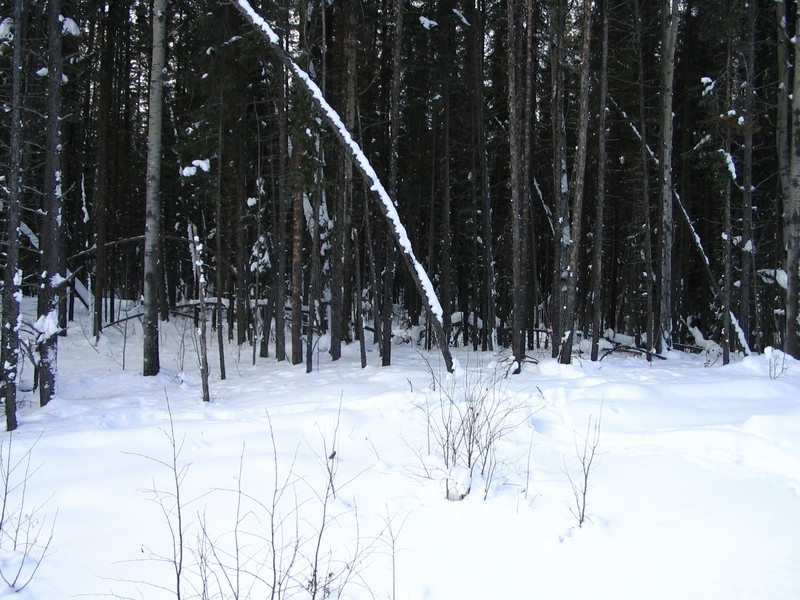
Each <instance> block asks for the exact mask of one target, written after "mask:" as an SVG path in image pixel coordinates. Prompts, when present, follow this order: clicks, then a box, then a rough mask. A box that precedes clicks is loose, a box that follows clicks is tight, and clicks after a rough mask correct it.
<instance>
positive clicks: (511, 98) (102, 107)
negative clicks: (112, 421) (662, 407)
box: [0, 0, 800, 428]
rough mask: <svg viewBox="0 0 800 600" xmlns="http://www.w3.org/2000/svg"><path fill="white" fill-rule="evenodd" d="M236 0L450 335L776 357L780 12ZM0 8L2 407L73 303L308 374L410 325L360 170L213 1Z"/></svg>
mask: <svg viewBox="0 0 800 600" xmlns="http://www.w3.org/2000/svg"><path fill="white" fill-rule="evenodd" d="M250 4H251V5H252V8H253V9H254V10H255V12H256V13H257V14H258V15H261V16H263V17H264V18H265V19H266V20H267V22H269V23H271V24H272V26H273V28H274V31H275V32H276V33H277V34H278V37H279V41H278V46H279V48H280V49H281V51H282V52H284V53H285V54H286V56H287V57H291V59H292V60H293V61H295V62H296V63H297V64H298V65H299V66H300V67H301V68H302V69H303V70H304V71H305V72H307V73H309V74H310V76H311V78H312V79H313V80H314V82H315V83H316V85H317V86H318V87H319V89H320V90H321V92H322V94H323V95H324V96H325V97H326V98H327V100H328V102H329V103H330V104H331V105H332V106H333V107H334V108H335V109H336V110H337V111H338V113H339V115H340V117H341V122H342V123H343V125H344V126H345V127H346V128H347V129H348V130H349V131H350V132H351V133H352V135H353V138H354V139H355V140H357V141H358V143H359V144H360V146H361V148H362V149H363V152H364V154H365V156H367V157H369V160H370V162H371V164H372V165H373V166H374V168H375V171H376V172H377V173H378V175H379V176H380V178H381V180H382V182H383V185H384V186H385V188H386V190H387V191H388V193H389V195H390V196H391V197H392V198H393V199H394V202H395V204H396V208H397V211H398V213H399V216H400V219H401V220H402V222H403V224H404V225H405V229H406V231H407V235H408V239H409V241H410V243H411V246H413V248H414V252H415V253H416V257H417V258H418V259H419V261H420V263H421V264H422V265H423V266H424V268H425V271H427V274H428V275H430V277H431V279H432V280H433V281H434V284H435V288H436V292H437V294H438V300H439V301H440V302H441V305H442V307H443V314H442V319H441V324H442V327H443V331H444V335H445V336H446V338H447V339H448V340H449V344H452V345H472V346H474V347H475V348H482V349H495V348H497V347H498V346H499V347H508V348H510V349H511V351H512V353H513V355H514V357H515V359H516V360H518V361H522V360H524V358H525V355H526V352H527V351H528V350H530V349H532V348H534V347H539V348H542V347H547V348H551V349H552V352H553V356H559V357H560V359H561V360H562V361H564V362H568V361H569V360H570V357H571V356H572V352H573V349H574V348H575V347H576V343H577V341H578V337H579V336H582V337H583V338H585V339H592V340H593V342H594V349H593V353H592V356H593V358H595V359H596V358H597V356H598V355H597V342H598V339H599V338H600V337H601V336H604V335H611V334H613V333H614V332H616V333H617V334H625V335H627V336H631V337H633V338H635V340H636V341H637V343H638V344H639V345H640V347H641V348H643V349H645V350H647V351H648V352H663V351H665V350H667V349H671V348H674V347H678V348H680V347H682V345H684V344H685V345H696V344H697V343H698V342H699V341H701V337H700V334H701V333H702V335H704V336H705V338H707V339H710V340H714V341H716V342H717V343H718V344H719V345H720V346H721V347H722V349H723V351H724V353H725V360H727V359H728V355H729V353H730V352H736V351H741V352H746V353H747V352H750V351H759V350H761V349H763V348H764V347H766V346H768V345H773V346H779V347H783V348H785V349H786V350H787V351H788V352H790V353H792V354H793V355H795V356H797V355H798V350H799V348H798V337H797V335H798V332H797V315H798V306H797V290H798V281H797V279H798V268H797V267H798V259H800V143H798V142H795V141H792V140H796V139H800V122H798V123H795V120H797V119H800V116H799V115H800V77H797V76H796V75H795V72H794V69H793V67H792V65H793V64H796V63H797V58H796V56H797V55H800V36H796V35H795V21H796V14H795V13H796V12H797V11H798V10H800V5H799V4H798V3H791V2H788V3H787V2H786V1H785V0H779V1H777V2H770V3H766V2H755V1H754V0H690V1H685V2H680V1H679V0H661V2H643V1H642V0H616V1H614V0H583V1H581V2H572V1H568V0H547V1H544V2H534V1H533V0H497V1H495V0H441V1H439V2H432V1H423V0H393V1H390V0H379V1H372V0H360V1H356V0H337V1H334V2H327V1H325V0H322V1H320V2H316V0H312V1H310V2H293V1H292V0H287V1H284V0H268V1H267V0H261V1H254V2H251V3H250ZM4 6H6V7H8V8H7V9H4V11H5V12H4V14H2V15H0V63H1V64H2V68H0V103H2V107H3V111H2V113H3V115H4V117H3V120H2V129H1V130H0V131H1V132H2V133H0V142H1V143H0V167H2V180H0V188H1V191H2V196H1V197H0V200H1V201H2V209H1V210H0V218H2V220H3V221H2V223H3V238H2V241H3V245H2V256H1V257H0V264H2V267H3V269H4V281H3V345H2V352H3V354H2V368H3V371H4V373H3V377H2V386H3V394H4V398H5V401H6V404H7V407H8V406H9V405H13V402H14V398H15V394H16V388H15V386H16V383H15V373H16V369H17V364H18V362H19V361H20V360H21V358H20V352H21V351H22V349H26V348H27V350H28V351H29V352H28V353H29V354H30V356H31V357H32V358H34V360H35V361H36V362H37V363H38V364H39V365H40V369H39V371H40V375H39V377H38V381H39V385H40V389H41V398H42V402H43V403H45V402H46V401H47V400H48V399H49V397H50V395H52V393H53V390H54V386H55V360H56V358H55V357H56V349H57V336H58V333H64V332H65V330H66V327H67V323H68V320H69V316H70V315H71V313H72V310H73V307H74V303H75V302H83V303H85V304H86V305H87V306H89V307H91V308H92V310H93V314H94V320H93V323H94V335H95V336H99V335H100V333H101V332H102V330H103V328H104V327H107V326H108V325H109V324H110V323H114V322H116V321H118V320H120V319H122V318H126V317H130V316H132V315H133V314H144V323H145V325H146V327H145V329H146V330H147V329H148V328H150V329H151V330H153V331H156V332H157V330H158V322H159V321H160V320H165V319H168V318H169V316H170V314H172V313H174V312H175V311H194V314H198V312H199V311H198V308H197V307H198V305H199V300H200V299H202V301H203V306H204V308H205V307H207V308H208V311H209V312H210V313H213V317H212V318H213V320H212V323H211V325H212V328H213V330H214V331H215V332H216V335H217V336H218V341H219V343H224V342H225V337H226V336H227V337H228V339H229V340H230V341H231V342H235V343H237V344H246V343H249V344H252V345H253V347H254V349H255V350H257V353H258V354H259V355H260V356H261V357H270V356H272V357H274V358H275V359H277V360H286V359H289V360H291V361H292V362H294V363H301V362H303V361H304V360H305V361H306V363H307V368H308V369H309V370H311V368H312V364H313V361H312V356H313V353H314V348H315V347H316V345H317V344H318V343H319V340H320V338H321V336H323V335H324V339H325V340H326V341H328V342H329V353H330V356H331V358H332V359H333V360H336V359H337V358H339V356H340V354H341V348H342V345H343V344H347V343H351V342H354V341H359V342H360V343H361V347H362V356H363V355H364V354H363V351H364V348H365V346H366V344H378V347H379V348H380V352H381V356H382V360H383V363H384V364H388V363H389V362H390V360H391V347H392V340H393V335H394V339H395V342H396V341H397V337H398V335H401V334H400V331H401V330H402V336H404V337H405V338H413V340H412V341H414V342H419V343H423V344H426V343H427V344H433V343H436V340H437V336H436V335H434V334H435V332H434V331H432V330H431V328H430V327H431V324H432V321H435V319H431V318H430V314H429V310H430V303H429V302H427V300H426V298H425V297H424V295H421V294H420V293H419V282H418V281H415V278H414V273H413V269H412V270H409V269H407V268H406V267H407V266H408V261H404V257H403V252H402V248H398V245H397V244H396V239H397V236H396V232H394V231H392V227H391V224H390V223H389V222H387V221H386V220H385V219H384V218H383V216H382V212H381V207H380V206H379V204H378V203H376V202H375V201H374V200H373V198H372V193H373V191H374V190H372V189H370V188H372V187H374V186H373V185H372V183H371V182H369V181H368V180H367V179H366V178H365V177H364V176H363V173H362V172H361V171H360V170H359V169H358V168H355V167H354V162H353V160H352V156H351V155H350V154H349V153H348V152H345V151H344V150H343V147H342V146H341V139H340V137H341V136H339V135H337V132H336V131H334V130H333V128H332V127H331V126H330V124H329V123H328V122H327V121H326V120H325V119H323V118H321V115H320V113H319V111H318V106H317V105H316V104H315V103H314V102H312V101H311V99H310V98H309V96H308V95H307V94H306V93H305V91H304V89H303V87H302V86H301V85H299V84H298V83H297V82H296V80H295V79H292V77H291V76H290V75H291V74H290V73H289V71H288V68H287V65H286V62H282V61H281V60H280V59H279V56H278V55H277V54H276V53H275V52H271V51H270V49H269V44H268V43H267V42H266V41H265V39H264V38H263V36H262V34H261V33H260V32H259V31H257V30H256V29H255V28H254V27H253V26H252V24H251V23H250V22H248V20H247V19H245V18H244V16H243V15H242V14H241V12H240V10H238V8H240V7H237V5H236V3H232V2H227V1H221V0H168V1H166V2H164V0H157V1H156V2H152V1H149V2H148V1H143V0H34V1H30V0H13V2H12V1H9V2H7V3H6V4H5V5H4ZM12 9H13V10H12ZM159 31H161V32H162V33H161V34H159ZM159 35H163V36H164V39H163V42H159V37H158V36H159ZM159 49H161V51H162V52H163V58H161V59H159ZM278 54H279V53H278ZM159 60H163V68H162V67H161V66H160V63H159V62H158V61H159ZM159 89H160V92H159ZM793 91H794V93H792V92H793ZM793 103H796V106H794V107H793ZM356 167H357V165H356ZM146 223H147V226H146V225H145V224H146ZM145 272H146V276H145ZM20 293H24V294H26V295H36V296H38V298H39V319H38V321H37V322H36V323H35V324H30V325H25V324H24V323H22V324H21V323H20V321H19V319H18V318H17V315H18V312H19V298H20ZM201 297H202V298H201ZM142 298H143V299H144V311H143V312H142V311H141V308H140V307H139V306H138V305H139V301H140V299H142ZM137 310H138V311H139V312H135V311H137ZM131 311H134V312H131ZM26 327H27V328H28V329H30V330H31V331H30V333H31V334H32V335H33V337H32V339H33V343H32V344H31V345H30V346H29V347H27V346H25V343H26V342H25V339H27V338H28V337H30V336H26V335H23V330H25V328H26ZM608 330H612V331H611V332H609V331H608ZM155 342H156V343H155V345H154V347H153V346H152V345H151V346H150V347H149V348H148V347H147V344H146V356H145V362H144V365H145V366H144V372H145V374H153V373H155V372H158V368H159V367H158V360H157V356H158V347H157V334H156V336H155ZM439 343H440V345H441V342H439ZM255 350H254V357H255V356H256V352H255ZM220 360H222V355H221V357H220ZM363 360H365V359H363ZM219 371H220V374H221V376H223V377H224V374H225V365H224V362H221V364H220V365H219ZM12 412H13V411H12ZM8 426H9V427H12V428H13V426H14V423H13V422H12V421H11V420H9V423H8Z"/></svg>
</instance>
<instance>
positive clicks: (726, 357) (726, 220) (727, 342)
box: [722, 36, 733, 365]
mask: <svg viewBox="0 0 800 600" xmlns="http://www.w3.org/2000/svg"><path fill="white" fill-rule="evenodd" d="M726 37H727V42H726V44H725V47H726V64H725V67H726V69H725V70H726V71H727V72H728V73H732V72H733V62H732V60H731V59H732V56H731V53H732V47H731V38H730V36H726ZM731 100H732V94H731V77H730V76H729V77H726V78H725V110H726V111H727V110H728V109H730V107H731ZM722 150H723V152H724V154H725V160H726V161H728V160H733V159H732V157H731V133H730V129H729V128H726V130H725V133H724V142H723V148H722ZM732 176H733V174H732V173H726V177H725V185H724V187H723V189H722V204H723V223H722V227H723V236H722V238H723V246H722V248H723V250H722V260H723V268H724V273H723V283H722V364H723V365H727V364H728V363H730V362H731V297H732V295H733V281H732V278H733V242H732V236H733V218H732V216H731V179H732Z"/></svg>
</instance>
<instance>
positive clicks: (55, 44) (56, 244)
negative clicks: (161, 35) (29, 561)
mask: <svg viewBox="0 0 800 600" xmlns="http://www.w3.org/2000/svg"><path fill="white" fill-rule="evenodd" d="M47 6H48V9H47V21H48V51H49V57H48V61H47V69H48V75H47V150H46V155H45V173H44V199H43V204H42V215H41V219H42V227H41V252H42V254H41V258H40V272H41V274H42V275H41V277H42V283H41V286H40V288H39V310H38V313H39V319H38V320H37V324H36V330H37V333H38V338H37V349H38V352H39V369H38V372H39V402H40V404H41V405H42V406H45V405H46V404H47V403H48V402H50V399H51V398H52V397H53V394H54V393H55V388H56V371H57V368H58V291H59V288H60V287H62V286H61V279H62V277H61V275H60V274H59V264H60V252H61V209H62V207H61V203H62V190H61V123H60V121H61V85H62V81H61V73H62V60H61V21H60V20H59V19H60V18H61V2H60V0H50V2H48V5H47Z"/></svg>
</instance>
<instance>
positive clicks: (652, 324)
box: [634, 0, 656, 361]
mask: <svg viewBox="0 0 800 600" xmlns="http://www.w3.org/2000/svg"><path fill="white" fill-rule="evenodd" d="M634 27H635V32H636V33H635V35H636V48H637V50H638V55H639V58H638V60H637V64H638V69H639V71H638V88H639V94H638V108H639V110H638V112H639V116H638V121H639V163H640V167H639V168H640V169H641V174H642V202H641V207H642V217H641V222H642V237H643V246H644V293H645V303H646V308H645V310H646V312H647V314H646V316H645V319H646V325H645V327H646V330H647V345H648V347H649V348H650V349H651V350H652V349H654V348H655V346H656V339H655V336H656V331H655V330H656V318H655V307H654V305H653V234H652V224H651V212H650V167H649V165H650V160H649V157H648V154H649V152H650V149H649V148H648V145H647V144H648V133H647V132H648V128H647V110H646V108H645V79H644V47H643V45H642V27H643V25H642V7H641V2H640V0H636V2H635V14H634ZM651 358H652V357H651V356H650V355H649V354H648V355H647V359H648V361H649V360H651Z"/></svg>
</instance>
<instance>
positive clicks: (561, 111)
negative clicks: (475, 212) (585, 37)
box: [548, 0, 569, 358]
mask: <svg viewBox="0 0 800 600" xmlns="http://www.w3.org/2000/svg"><path fill="white" fill-rule="evenodd" d="M549 10H550V40H549V42H548V43H549V45H550V83H551V87H552V92H551V103H550V119H551V126H552V134H553V197H554V199H555V201H554V204H555V214H554V216H553V218H554V221H555V227H556V230H555V240H554V242H555V244H554V253H553V263H554V264H553V299H552V320H553V358H555V357H557V356H558V353H559V351H560V349H561V337H562V335H563V334H564V332H565V328H566V323H565V322H564V314H563V313H564V304H565V301H566V297H565V295H564V292H565V290H566V276H567V251H568V242H569V214H568V212H567V195H568V193H569V179H568V177H567V131H566V127H567V125H566V117H565V108H564V93H565V91H564V78H565V76H564V52H565V49H564V33H565V29H566V11H567V7H566V3H565V1H564V0H556V1H555V2H554V3H553V5H551V7H550V8H549Z"/></svg>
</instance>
